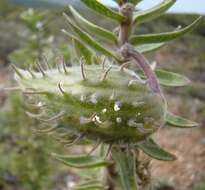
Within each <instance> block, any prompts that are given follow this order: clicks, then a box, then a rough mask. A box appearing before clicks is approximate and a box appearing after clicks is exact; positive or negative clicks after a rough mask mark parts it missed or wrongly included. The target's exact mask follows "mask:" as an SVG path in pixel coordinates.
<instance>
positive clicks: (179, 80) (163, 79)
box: [138, 69, 190, 87]
mask: <svg viewBox="0 0 205 190" xmlns="http://www.w3.org/2000/svg"><path fill="white" fill-rule="evenodd" d="M138 74H139V75H140V76H141V77H142V78H143V79H145V75H144V74H143V72H140V71H139V72H138ZM155 74H156V76H157V78H158V80H159V83H160V84H161V85H164V86H172V87H180V86H185V85H187V84H189V83H190V80H189V79H188V78H187V77H185V76H183V75H180V74H178V73H173V72H169V71H165V70H161V69H157V70H155Z"/></svg>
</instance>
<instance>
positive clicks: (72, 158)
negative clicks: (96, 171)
mask: <svg viewBox="0 0 205 190" xmlns="http://www.w3.org/2000/svg"><path fill="white" fill-rule="evenodd" d="M52 156H53V157H54V158H55V159H57V160H59V161H60V162H63V163H64V164H65V165H68V166H70V167H74V168H98V167H105V166H108V165H110V164H111V163H110V162H108V161H105V160H104V158H101V157H96V156H88V155H59V154H55V153H53V154H52Z"/></svg>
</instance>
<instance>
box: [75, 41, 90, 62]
mask: <svg viewBox="0 0 205 190" xmlns="http://www.w3.org/2000/svg"><path fill="white" fill-rule="evenodd" d="M73 44H74V47H75V52H76V54H77V57H83V58H84V59H85V61H86V63H87V64H89V65H90V64H92V60H93V56H94V55H93V54H92V52H91V51H90V50H89V49H88V48H87V47H86V46H85V45H84V44H83V43H81V42H80V41H79V40H78V39H76V38H73Z"/></svg>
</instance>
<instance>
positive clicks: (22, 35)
mask: <svg viewBox="0 0 205 190" xmlns="http://www.w3.org/2000/svg"><path fill="white" fill-rule="evenodd" d="M63 11H64V10H63V9H60V8H58V9H57V10H55V9H51V10H33V9H27V8H25V7H18V6H14V5H11V4H9V3H8V1H7V0H1V2H0V190H1V189H2V190H48V189H49V190H50V189H56V190H57V189H59V190H61V189H62V190H63V189H69V187H68V186H69V184H67V182H68V181H69V180H70V176H71V177H72V175H68V174H69V173H68V171H67V168H64V167H63V166H62V165H58V163H56V162H55V161H53V160H52V159H51V158H50V155H49V154H50V152H55V151H58V152H60V151H61V150H63V145H61V144H59V143H56V141H55V140H54V139H52V138H50V137H45V136H44V137H43V138H42V137H41V136H40V135H38V134H36V133H34V131H33V130H32V128H33V127H35V126H37V125H39V124H38V123H37V122H36V121H34V120H32V119H30V118H29V117H28V116H27V115H26V114H25V106H26V105H25V103H24V99H23V98H22V97H21V96H19V93H18V92H15V93H13V92H12V93H10V94H5V93H3V91H2V90H1V87H3V86H13V85H14V84H13V81H12V72H11V69H10V67H9V65H10V63H13V64H15V65H17V66H19V67H21V68H25V67H29V66H32V65H33V63H34V62H35V61H36V60H37V59H40V60H41V59H43V57H44V56H46V58H47V59H48V61H49V63H50V64H52V65H54V64H55V63H56V58H57V57H58V56H64V57H65V60H66V63H67V64H69V63H70V62H71V63H72V60H73V55H74V54H75V52H74V51H73V50H72V48H71V45H72V42H71V41H69V40H68V39H67V38H66V37H65V36H64V35H63V34H61V32H60V30H61V28H65V22H64V20H63V19H62V16H61V15H62V12H63ZM65 11H67V10H66V9H65ZM82 14H83V15H84V16H86V17H88V18H91V20H92V21H93V22H94V23H97V24H99V25H103V26H106V27H107V28H113V26H114V24H113V23H111V22H109V21H107V20H105V19H103V18H102V19H99V17H98V19H97V20H96V16H95V15H92V14H88V12H87V11H86V10H84V11H83V13H82ZM194 17H195V15H165V16H164V17H163V18H159V19H157V20H154V21H153V22H151V23H149V24H142V25H141V27H140V28H138V29H137V32H138V33H150V32H161V31H169V30H171V29H174V28H176V27H177V26H178V25H187V24H188V23H190V22H191V21H192V20H193V18H194ZM204 52H205V19H204V20H203V22H201V24H200V27H198V28H197V29H196V30H195V31H194V32H192V33H191V34H188V35H187V36H185V37H183V38H182V39H180V40H177V41H175V42H174V43H170V44H169V45H168V46H166V47H164V48H163V49H162V50H160V51H159V52H158V53H155V54H150V55H149V58H150V59H151V60H156V61H157V62H158V64H159V66H160V67H163V68H166V69H168V70H169V69H170V70H172V71H175V72H179V73H182V74H185V75H187V76H188V77H189V78H190V79H191V80H192V81H193V83H191V85H190V86H188V87H186V88H182V89H181V88H180V89H179V88H174V89H171V90H170V89H165V91H166V94H167V96H169V98H170V99H171V102H172V105H174V106H172V109H173V111H174V112H176V113H181V114H182V115H184V116H186V117H188V118H189V117H190V118H192V119H195V120H196V121H198V122H199V123H200V127H199V128H198V129H193V131H192V130H191V131H190V132H189V133H188V135H187V134H184V133H187V132H184V131H182V130H176V132H172V131H171V130H170V131H169V135H167V133H166V131H165V132H164V134H163V132H162V135H161V137H159V138H161V141H162V144H163V142H164V141H166V144H165V146H171V148H172V149H174V150H175V148H176V147H177V146H178V144H177V143H180V139H179V138H181V141H182V142H183V141H184V138H187V137H188V138H189V141H190V142H191V143H190V144H189V145H191V146H193V147H195V149H197V148H198V146H199V145H200V146H199V148H200V147H203V146H204V144H205V129H204V127H205V105H204V100H205V85H204V83H205V64H204V62H205V54H204ZM173 94H174V96H172V95H173ZM176 105H179V106H176ZM166 130H169V129H166ZM195 131H196V132H195ZM167 138H172V139H175V142H172V143H171V142H167ZM186 140H187V139H186ZM167 144H168V145H167ZM184 146H187V144H186V143H185V145H184ZM189 148H190V147H188V149H183V148H182V150H184V152H183V153H181V154H182V155H183V156H184V157H187V155H188V153H190V150H189ZM176 149H177V148H176ZM200 150H201V149H200ZM197 154H198V153H195V152H194V153H193V155H190V159H192V160H190V162H188V163H181V164H184V167H185V168H186V167H188V166H189V165H190V164H192V165H193V168H194V169H193V170H191V171H190V170H189V172H187V173H186V174H181V173H183V172H185V171H187V170H183V169H182V168H181V167H179V170H182V171H172V170H168V169H167V168H166V165H165V166H164V165H162V167H161V165H158V163H157V164H155V165H156V166H158V167H157V170H156V171H155V174H156V176H157V177H159V178H160V175H167V176H169V175H170V173H171V174H173V176H171V179H170V180H172V181H174V183H171V185H170V184H169V183H168V182H167V181H166V180H165V182H162V183H161V182H159V181H158V183H157V185H154V187H153V189H155V190H166V189H168V188H169V189H176V190H179V189H182V190H183V189H186V190H187V189H193V190H204V189H205V186H204V183H202V182H203V181H205V172H204V171H205V152H204V151H203V150H201V151H200V155H197ZM196 156H200V158H199V161H197V162H196V164H195V158H196ZM160 167H161V168H163V167H165V168H166V170H165V171H162V169H161V170H160ZM189 167H191V166H189ZM176 169H177V167H176ZM174 175H176V176H175V177H174ZM177 175H178V176H177ZM181 175H185V177H186V178H188V177H190V181H189V183H188V184H187V185H184V183H185V182H184V181H183V180H179V179H177V178H179V176H181ZM74 177H75V176H74ZM68 178H69V179H68ZM175 178H176V179H175ZM168 180H169V179H168ZM184 186H186V187H184Z"/></svg>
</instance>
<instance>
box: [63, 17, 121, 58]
mask: <svg viewBox="0 0 205 190" xmlns="http://www.w3.org/2000/svg"><path fill="white" fill-rule="evenodd" d="M63 15H64V17H65V18H66V20H67V21H68V24H69V26H70V27H71V28H72V30H73V31H74V32H75V33H76V34H77V35H78V37H79V38H80V39H81V40H82V41H83V42H84V43H85V44H86V45H88V46H89V47H91V48H93V49H94V50H96V51H98V52H99V53H102V54H104V55H106V56H109V57H113V58H114V59H116V60H117V61H119V58H118V57H117V55H115V53H114V52H112V51H111V50H109V49H107V48H105V47H103V46H102V45H101V44H100V43H98V42H97V41H95V40H94V39H93V38H92V37H91V36H90V35H89V34H87V33H86V32H84V31H82V30H81V29H80V28H79V27H78V26H76V25H75V24H74V23H73V22H72V21H71V20H70V18H69V17H68V15H66V14H65V13H64V14H63ZM64 32H65V31H64ZM65 33H66V34H67V35H69V36H70V34H69V33H67V32H65Z"/></svg>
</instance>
